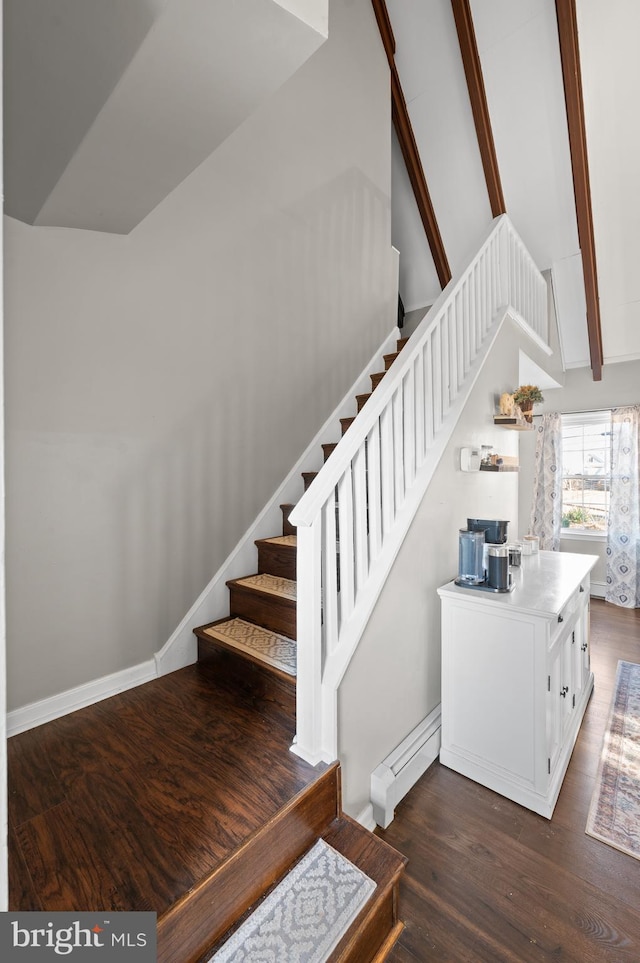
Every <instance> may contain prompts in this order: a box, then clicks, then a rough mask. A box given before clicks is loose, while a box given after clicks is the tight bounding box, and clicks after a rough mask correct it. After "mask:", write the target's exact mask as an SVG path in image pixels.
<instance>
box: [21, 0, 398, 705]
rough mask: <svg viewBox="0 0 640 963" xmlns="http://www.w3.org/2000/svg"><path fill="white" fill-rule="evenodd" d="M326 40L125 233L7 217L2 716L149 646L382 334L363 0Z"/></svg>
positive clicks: (375, 90)
mask: <svg viewBox="0 0 640 963" xmlns="http://www.w3.org/2000/svg"><path fill="white" fill-rule="evenodd" d="M329 34H330V36H329V40H328V42H327V43H326V44H324V45H323V47H322V48H321V49H320V50H319V51H318V52H317V54H315V55H314V56H313V57H312V58H311V59H310V60H309V61H308V62H307V63H306V64H305V65H304V66H303V67H302V68H301V69H300V71H299V72H298V73H297V74H296V75H295V76H294V77H293V78H292V79H291V80H290V81H289V82H287V83H286V84H285V85H284V86H283V87H282V88H281V89H280V90H279V91H278V92H277V94H276V95H275V96H274V97H273V98H272V99H271V100H269V101H268V102H267V103H266V104H265V105H264V106H263V107H262V108H261V109H260V110H259V111H258V112H257V113H255V114H254V115H253V116H252V117H250V118H249V119H248V120H247V121H246V122H245V123H244V124H243V125H242V126H241V127H240V128H239V129H238V130H236V131H235V132H234V134H233V135H232V136H231V137H230V138H229V139H228V140H227V141H226V142H225V143H224V144H223V145H222V146H221V147H220V148H219V149H218V151H216V153H215V154H214V155H212V157H210V158H209V159H208V160H207V161H206V162H205V163H204V164H202V165H201V166H200V167H199V168H198V169H197V170H196V171H195V172H194V173H193V174H192V175H191V176H190V177H189V178H187V180H186V181H184V182H183V184H182V185H181V186H180V187H179V188H178V189H176V190H175V191H174V192H173V193H172V194H171V195H170V196H169V197H168V198H167V199H166V200H165V201H164V202H163V203H162V204H161V205H160V206H159V207H158V208H157V209H156V210H155V211H153V212H152V214H150V215H149V216H148V217H147V218H146V219H145V220H144V221H143V222H142V223H141V224H140V225H139V227H138V228H136V229H135V230H134V231H133V232H132V233H131V234H130V235H128V236H126V237H122V236H115V235H108V234H98V233H92V232H86V231H74V230H64V229H59V228H37V227H36V228H34V227H28V226H25V225H24V224H21V223H19V222H17V221H13V220H11V219H7V220H6V276H7V281H6V370H7V385H6V399H7V400H6V407H7V581H8V679H9V708H10V709H15V708H18V707H22V706H24V705H25V704H28V703H30V702H33V701H35V700H39V699H43V698H46V697H49V696H52V695H54V694H56V693H59V692H61V691H63V690H66V689H69V688H72V687H73V686H77V685H80V684H81V683H84V682H87V681H90V680H93V679H96V678H100V677H102V676H104V675H106V674H108V673H112V672H115V671H118V670H120V669H124V668H126V667H129V666H132V665H135V664H138V663H140V662H143V661H145V660H147V659H149V658H150V657H151V655H152V654H153V652H154V651H157V650H158V649H159V648H160V647H161V646H162V645H163V644H164V643H165V642H166V640H167V638H168V637H169V636H170V634H171V632H172V631H173V629H174V628H175V627H176V625H177V624H178V622H179V621H180V619H181V618H182V616H183V615H184V613H185V612H186V611H187V609H188V608H189V607H190V606H191V604H192V603H193V601H194V600H195V598H196V597H197V596H198V594H199V593H200V591H201V590H202V589H203V587H204V586H205V585H206V584H207V582H208V581H209V579H210V578H211V576H212V575H213V573H214V572H215V571H216V570H217V568H218V567H219V565H220V564H221V562H222V561H223V560H224V559H225V558H226V556H227V554H228V553H229V551H230V550H231V549H232V547H233V546H234V545H235V544H236V542H237V540H238V538H239V537H240V536H241V535H242V533H243V532H244V531H245V530H246V528H247V527H248V525H249V523H250V522H251V520H252V519H253V518H254V517H255V515H256V513H257V512H258V511H259V509H260V508H261V507H262V505H263V504H264V503H265V502H266V501H267V500H268V498H269V497H270V495H271V494H272V492H273V491H274V490H275V487H276V486H277V484H278V483H279V482H280V481H281V479H282V478H283V477H284V476H285V475H286V473H287V471H288V469H289V468H290V467H291V465H292V464H293V463H294V462H295V460H296V458H297V456H298V455H299V453H300V452H301V451H302V450H303V449H304V447H305V445H306V444H307V443H308V440H309V438H310V437H312V436H313V433H314V432H315V431H316V430H317V429H318V427H319V426H320V424H321V423H322V422H323V420H324V419H325V418H326V417H327V415H328V414H329V412H330V411H331V410H332V408H333V406H334V405H335V404H336V403H337V401H338V400H339V399H340V398H341V397H342V396H343V394H344V392H345V391H346V390H347V388H348V387H349V385H350V384H351V383H352V382H353V380H354V378H355V376H356V375H357V373H358V372H359V370H360V369H361V368H362V366H363V364H364V363H365V361H367V360H368V359H369V358H370V357H371V355H372V354H373V351H374V349H375V347H376V346H377V345H378V344H379V343H380V342H381V341H382V338H383V336H384V335H386V334H387V333H388V331H389V330H390V328H391V326H392V325H393V323H394V322H395V317H396V303H395V296H394V292H393V290H392V267H393V262H392V257H391V237H390V198H389V195H390V99H389V72H388V66H387V62H386V58H385V56H384V52H383V49H382V44H381V42H380V39H379V35H378V28H377V25H376V22H375V18H374V15H373V11H372V8H371V5H370V3H369V2H368V0H352V2H345V0H333V2H332V3H331V6H330V20H329ZM336 440H337V438H336ZM300 491H301V493H302V483H301V486H300Z"/></svg>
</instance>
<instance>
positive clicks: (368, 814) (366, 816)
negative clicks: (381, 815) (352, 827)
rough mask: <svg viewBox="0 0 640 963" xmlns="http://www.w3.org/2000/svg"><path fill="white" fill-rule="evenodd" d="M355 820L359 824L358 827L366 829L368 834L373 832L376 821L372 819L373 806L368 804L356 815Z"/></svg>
mask: <svg viewBox="0 0 640 963" xmlns="http://www.w3.org/2000/svg"><path fill="white" fill-rule="evenodd" d="M355 819H356V822H357V823H360V825H361V826H364V828H365V829H368V830H369V832H373V830H374V829H375V828H376V821H375V819H374V818H373V806H372V805H371V803H368V805H366V806H365V807H364V809H363V810H362V812H361V813H358V815H357V816H356V817H355Z"/></svg>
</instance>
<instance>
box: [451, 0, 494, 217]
mask: <svg viewBox="0 0 640 963" xmlns="http://www.w3.org/2000/svg"><path fill="white" fill-rule="evenodd" d="M451 7H452V9H453V18H454V20H455V23H456V30H457V32H458V43H459V45H460V53H461V55H462V64H463V66H464V73H465V77H466V78H467V89H468V91H469V100H470V101H471V111H472V113H473V121H474V124H475V126H476V136H477V138H478V147H479V148H480V157H481V159H482V167H483V170H484V178H485V181H486V182H487V191H488V193H489V203H490V204H491V213H492V215H493V216H494V217H498V216H499V215H500V214H505V213H506V210H507V208H506V205H505V202H504V194H503V192H502V181H501V180H500V170H499V168H498V157H497V154H496V147H495V143H494V140H493V130H492V129H491V118H490V117H489V107H488V104H487V95H486V92H485V88H484V78H483V76H482V67H481V65H480V55H479V53H478V44H477V42H476V34H475V30H474V27H473V16H472V14H471V4H470V0H451Z"/></svg>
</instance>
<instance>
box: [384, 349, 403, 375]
mask: <svg viewBox="0 0 640 963" xmlns="http://www.w3.org/2000/svg"><path fill="white" fill-rule="evenodd" d="M399 354H400V352H399V351H394V353H393V354H385V356H384V370H385V371H388V370H389V368H390V367H391V365H392V364H393V362H394V361H395V360H396V358H397V357H398V355H399Z"/></svg>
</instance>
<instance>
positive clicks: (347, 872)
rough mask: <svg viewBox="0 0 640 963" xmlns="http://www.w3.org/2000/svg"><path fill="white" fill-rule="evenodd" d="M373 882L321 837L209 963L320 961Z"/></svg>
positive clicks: (365, 898) (337, 938)
mask: <svg viewBox="0 0 640 963" xmlns="http://www.w3.org/2000/svg"><path fill="white" fill-rule="evenodd" d="M375 887H376V884H375V883H374V882H373V880H371V879H369V877H368V876H366V875H365V874H364V873H363V872H361V870H359V869H358V868H357V866H354V865H353V863H350V862H349V860H348V859H345V857H344V856H342V855H341V854H340V853H338V852H336V850H335V849H333V848H332V847H331V846H329V845H328V844H327V843H325V842H324V840H322V839H320V840H318V842H317V843H316V844H315V846H314V847H313V848H312V849H310V850H309V852H308V853H307V854H306V855H305V856H303V858H302V859H301V860H300V862H299V863H297V864H296V865H295V866H294V868H293V869H292V870H291V872H290V873H288V874H287V876H285V878H284V879H283V880H282V881H281V882H280V883H279V884H278V886H277V887H276V888H275V889H274V890H273V892H272V893H270V894H269V896H267V898H266V899H265V900H264V901H263V902H262V903H261V904H260V906H258V908H257V909H256V910H255V912H254V913H252V914H251V916H250V917H249V918H248V919H247V920H246V921H245V922H244V923H243V924H242V926H241V927H240V928H239V929H238V930H236V932H235V933H234V934H233V935H232V936H231V937H230V938H229V939H228V940H227V942H226V943H225V944H224V945H223V946H222V947H221V948H220V949H219V950H218V951H217V952H216V953H215V954H214V955H213V956H212V957H210V961H211V963H324V961H325V960H326V959H327V957H328V956H329V955H330V954H331V952H332V951H333V950H334V949H335V947H336V946H337V944H338V943H339V941H340V940H341V938H342V936H343V935H344V933H345V932H346V930H347V929H348V928H349V926H350V925H351V923H352V922H353V920H354V919H355V918H356V916H357V915H358V913H359V912H360V910H361V909H362V907H363V906H364V904H365V903H366V902H367V900H368V899H369V897H370V896H371V894H372V893H373V891H374V889H375Z"/></svg>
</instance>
